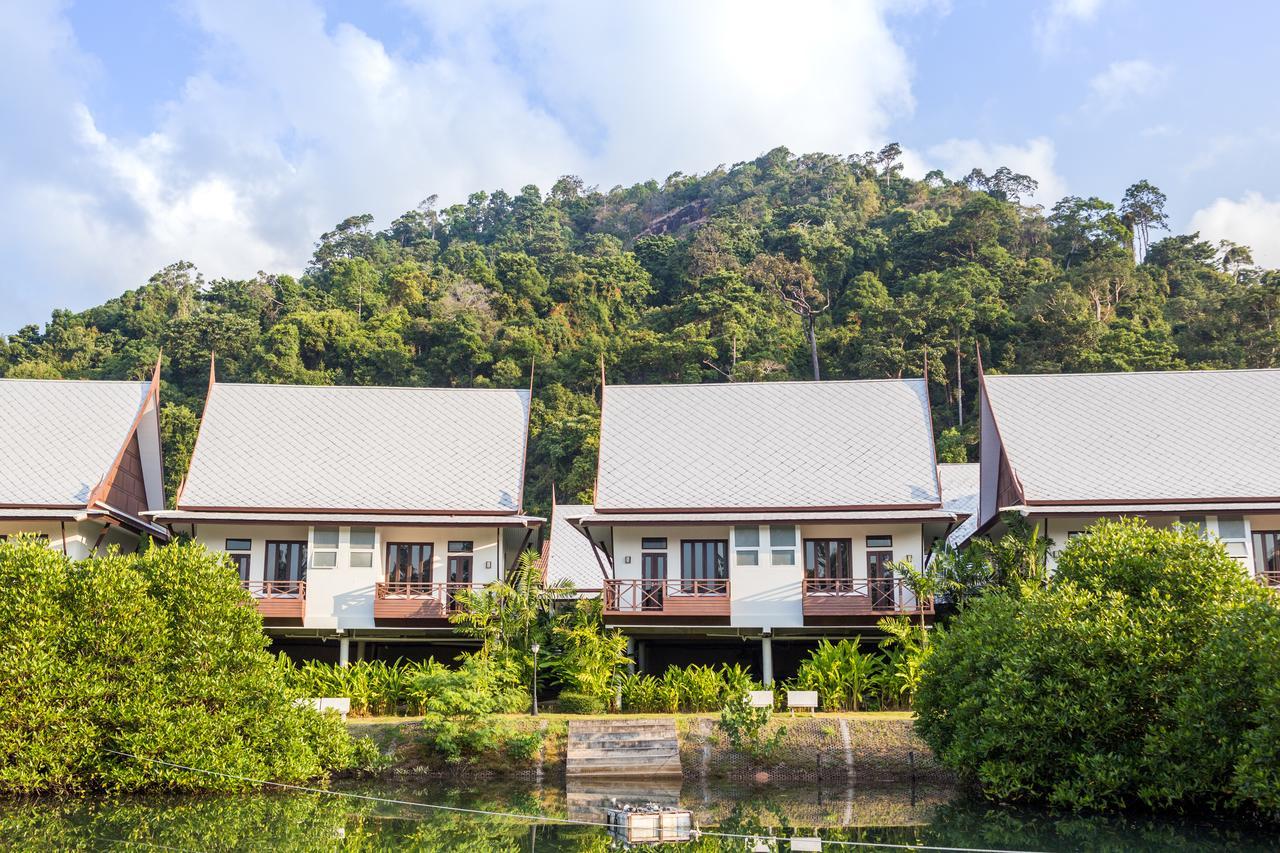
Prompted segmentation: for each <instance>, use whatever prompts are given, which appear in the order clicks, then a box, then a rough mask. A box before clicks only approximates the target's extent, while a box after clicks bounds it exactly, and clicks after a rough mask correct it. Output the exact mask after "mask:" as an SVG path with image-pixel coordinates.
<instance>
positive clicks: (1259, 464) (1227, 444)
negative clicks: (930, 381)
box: [986, 370, 1280, 504]
mask: <svg viewBox="0 0 1280 853" xmlns="http://www.w3.org/2000/svg"><path fill="white" fill-rule="evenodd" d="M986 388H987V394H988V398H989V400H990V402H991V411H992V412H993V414H994V415H995V419H996V425H997V427H998V429H999V432H1000V437H1001V439H1002V440H1003V442H1004V447H1005V452H1006V453H1007V454H1008V457H1009V461H1010V463H1011V464H1012V466H1013V469H1014V471H1015V472H1016V474H1017V476H1018V479H1019V480H1020V481H1021V483H1022V486H1023V489H1024V491H1025V497H1026V500H1027V501H1028V502H1029V503H1041V504H1052V503H1060V502H1072V501H1075V502H1084V501H1099V502H1117V501H1129V502H1133V503H1142V502H1156V503H1159V502H1164V501H1175V500H1212V499H1223V498H1226V499H1245V500H1247V499H1255V500H1256V499H1258V498H1272V497H1277V496H1280V453H1277V444H1278V443H1280V442H1278V440H1277V437H1278V436H1280V370H1215V371H1173V372H1167V373H1094V374H1070V375H1036V376H987V377H986Z"/></svg>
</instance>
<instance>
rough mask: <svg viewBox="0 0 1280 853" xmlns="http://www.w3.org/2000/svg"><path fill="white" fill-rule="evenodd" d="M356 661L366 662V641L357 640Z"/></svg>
mask: <svg viewBox="0 0 1280 853" xmlns="http://www.w3.org/2000/svg"><path fill="white" fill-rule="evenodd" d="M356 660H364V640H356Z"/></svg>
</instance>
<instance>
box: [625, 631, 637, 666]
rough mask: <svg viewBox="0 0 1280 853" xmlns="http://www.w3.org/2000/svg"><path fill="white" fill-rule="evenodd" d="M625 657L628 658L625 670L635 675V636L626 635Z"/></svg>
mask: <svg viewBox="0 0 1280 853" xmlns="http://www.w3.org/2000/svg"><path fill="white" fill-rule="evenodd" d="M627 657H628V658H630V660H629V661H627V672H629V673H631V674H632V675H635V674H636V638H635V637H627Z"/></svg>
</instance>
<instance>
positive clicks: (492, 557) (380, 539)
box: [180, 524, 507, 629]
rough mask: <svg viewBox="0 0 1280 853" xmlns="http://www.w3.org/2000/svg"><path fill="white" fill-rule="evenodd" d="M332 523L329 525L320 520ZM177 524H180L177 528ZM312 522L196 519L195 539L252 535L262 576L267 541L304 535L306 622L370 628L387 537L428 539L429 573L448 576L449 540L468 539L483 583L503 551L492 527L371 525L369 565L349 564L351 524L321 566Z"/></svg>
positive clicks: (475, 573) (209, 541)
mask: <svg viewBox="0 0 1280 853" xmlns="http://www.w3.org/2000/svg"><path fill="white" fill-rule="evenodd" d="M322 526H326V527H327V526H331V525H322ZM180 529H181V528H180ZM314 530H315V528H314V527H307V526H293V525H279V524H262V525H228V524H197V525H196V536H195V538H196V540H197V541H198V542H200V543H201V544H203V545H204V546H205V547H206V548H208V549H209V550H211V551H215V552H225V550H226V541H227V540H228V539H249V540H251V541H252V549H251V551H250V560H249V579H250V580H255V581H260V580H263V579H264V577H263V572H264V570H265V564H266V553H267V542H268V541H272V542H279V541H306V542H307V543H308V549H307V553H308V562H309V563H310V565H309V566H308V567H307V609H306V615H305V617H304V619H303V627H306V628H319V629H325V628H343V629H351V628H372V627H374V619H373V601H374V585H375V584H376V583H378V582H379V581H381V580H382V579H383V578H384V577H385V572H386V570H385V566H384V563H385V560H386V547H387V544H388V543H391V542H413V543H431V544H432V545H433V546H434V547H433V548H432V560H431V579H432V580H433V581H435V582H443V581H445V580H447V574H448V553H447V550H448V545H449V542H450V541H458V540H470V541H471V542H472V543H473V550H472V555H473V557H472V581H473V582H474V583H478V584H483V583H488V582H490V581H494V580H497V579H498V578H499V570H500V569H499V567H500V566H502V564H503V562H502V561H503V560H504V559H505V558H506V557H507V555H506V553H505V549H504V548H503V547H502V546H501V545H500V543H499V539H500V537H499V534H498V529H497V528H493V527H375V528H373V530H374V546H373V565H372V566H370V567H368V568H355V567H352V565H351V528H350V527H349V526H340V527H339V528H338V549H337V550H338V553H337V566H335V567H334V568H319V567H317V566H315V564H314V563H315V561H314V559H313V558H312V555H313V554H314V553H315V551H314V544H313V543H314Z"/></svg>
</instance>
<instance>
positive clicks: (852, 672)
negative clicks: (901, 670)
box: [789, 638, 884, 711]
mask: <svg viewBox="0 0 1280 853" xmlns="http://www.w3.org/2000/svg"><path fill="white" fill-rule="evenodd" d="M861 642H862V641H861V638H854V639H853V640H852V641H850V640H841V641H840V642H838V643H833V642H831V641H830V640H825V639H824V640H822V641H821V642H820V643H819V644H818V648H816V649H814V650H813V652H812V654H810V656H809V658H808V660H805V661H803V662H802V663H801V664H800V669H799V671H798V672H797V673H796V677H795V679H793V680H792V681H791V683H790V685H789V686H790V687H791V688H792V689H794V690H816V691H818V701H819V703H821V705H822V707H823V709H824V710H827V711H857V710H860V709H862V708H863V706H864V705H865V704H866V703H867V700H868V699H874V698H876V697H878V696H879V695H880V690H881V685H882V683H883V681H882V679H883V673H884V660H883V659H882V658H881V657H880V656H879V655H877V654H875V653H872V652H868V653H864V652H862V651H861V650H860V648H859V646H860V645H861Z"/></svg>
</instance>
